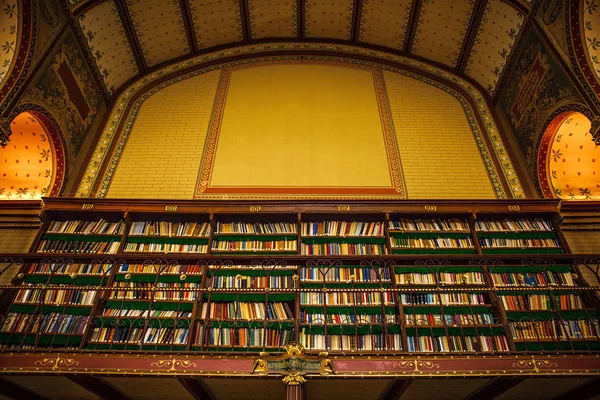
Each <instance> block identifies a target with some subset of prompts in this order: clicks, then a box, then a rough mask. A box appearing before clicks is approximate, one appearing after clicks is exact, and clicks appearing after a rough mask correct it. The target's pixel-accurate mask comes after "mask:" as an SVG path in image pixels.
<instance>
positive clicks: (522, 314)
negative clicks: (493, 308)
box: [506, 310, 597, 321]
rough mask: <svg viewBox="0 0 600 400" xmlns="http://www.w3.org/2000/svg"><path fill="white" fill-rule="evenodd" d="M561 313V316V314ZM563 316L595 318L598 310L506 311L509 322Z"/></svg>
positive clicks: (569, 317)
mask: <svg viewBox="0 0 600 400" xmlns="http://www.w3.org/2000/svg"><path fill="white" fill-rule="evenodd" d="M559 313H560V314H559ZM559 315H560V316H561V317H563V318H568V319H579V318H595V317H596V315H597V313H596V310H559V311H553V310H535V311H509V310H507V311H506V316H507V318H508V319H509V320H515V321H520V320H531V319H532V318H533V319H535V320H549V319H552V318H553V317H555V316H556V317H558V316H559Z"/></svg>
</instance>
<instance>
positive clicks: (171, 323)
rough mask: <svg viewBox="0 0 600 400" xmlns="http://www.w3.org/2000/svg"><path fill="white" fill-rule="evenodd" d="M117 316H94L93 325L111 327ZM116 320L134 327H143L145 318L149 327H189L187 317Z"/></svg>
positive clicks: (124, 318) (126, 318) (122, 318)
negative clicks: (94, 321)
mask: <svg viewBox="0 0 600 400" xmlns="http://www.w3.org/2000/svg"><path fill="white" fill-rule="evenodd" d="M117 318H118V317H108V316H106V317H105V316H102V317H97V318H96V323H95V325H94V326H97V327H105V328H108V327H113V326H115V324H116V323H117ZM120 318H121V319H119V320H118V326H132V325H133V326H134V327H135V328H140V327H143V326H144V324H145V323H146V319H147V320H148V327H149V328H170V327H177V328H189V326H190V320H189V319H187V318H180V319H177V320H176V319H175V318H145V317H120Z"/></svg>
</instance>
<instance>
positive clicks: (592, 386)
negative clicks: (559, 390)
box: [552, 378, 600, 400]
mask: <svg viewBox="0 0 600 400" xmlns="http://www.w3.org/2000/svg"><path fill="white" fill-rule="evenodd" d="M599 388H600V378H596V379H592V380H590V381H589V382H588V383H584V384H583V385H581V386H577V387H576V388H575V389H573V390H569V391H568V392H567V393H564V394H561V395H560V396H557V397H554V398H553V399H552V400H573V399H577V400H592V399H593V398H595V397H597V396H598V391H599Z"/></svg>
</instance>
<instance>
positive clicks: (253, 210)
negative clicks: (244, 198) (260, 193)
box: [250, 206, 262, 212]
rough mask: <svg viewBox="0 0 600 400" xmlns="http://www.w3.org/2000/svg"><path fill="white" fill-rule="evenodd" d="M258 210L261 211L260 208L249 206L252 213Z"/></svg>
mask: <svg viewBox="0 0 600 400" xmlns="http://www.w3.org/2000/svg"><path fill="white" fill-rule="evenodd" d="M260 210H262V207H261V206H250V211H252V212H259V211H260Z"/></svg>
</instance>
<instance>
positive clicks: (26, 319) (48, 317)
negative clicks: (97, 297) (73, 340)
mask: <svg viewBox="0 0 600 400" xmlns="http://www.w3.org/2000/svg"><path fill="white" fill-rule="evenodd" d="M88 319H89V317H88V316H86V315H68V314H62V313H57V312H54V313H48V314H19V313H8V314H7V315H6V319H5V320H4V323H3V324H2V327H0V331H2V332H26V333H58V334H65V335H66V334H70V335H81V334H83V331H84V329H85V325H86V324H87V322H88Z"/></svg>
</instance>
